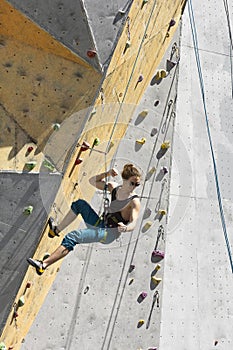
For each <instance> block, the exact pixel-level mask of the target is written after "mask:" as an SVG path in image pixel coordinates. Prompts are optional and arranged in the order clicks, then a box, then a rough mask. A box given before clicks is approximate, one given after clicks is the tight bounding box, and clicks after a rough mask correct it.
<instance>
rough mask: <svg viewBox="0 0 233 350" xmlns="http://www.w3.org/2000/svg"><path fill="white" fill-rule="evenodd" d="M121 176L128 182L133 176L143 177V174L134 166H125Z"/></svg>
mask: <svg viewBox="0 0 233 350" xmlns="http://www.w3.org/2000/svg"><path fill="white" fill-rule="evenodd" d="M121 176H122V178H123V179H124V180H128V179H129V178H130V177H131V176H137V177H141V173H140V171H139V170H138V169H137V168H136V167H135V166H134V165H133V164H125V165H124V168H123V170H122V173H121Z"/></svg>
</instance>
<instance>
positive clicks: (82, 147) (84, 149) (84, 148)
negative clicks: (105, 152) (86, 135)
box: [81, 141, 91, 152]
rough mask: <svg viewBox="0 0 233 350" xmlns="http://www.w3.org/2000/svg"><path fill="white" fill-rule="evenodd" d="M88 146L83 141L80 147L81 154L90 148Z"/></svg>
mask: <svg viewBox="0 0 233 350" xmlns="http://www.w3.org/2000/svg"><path fill="white" fill-rule="evenodd" d="M90 147H91V146H90V144H89V143H88V142H86V141H83V143H82V146H81V152H84V151H87V150H88V149H89V148H90Z"/></svg>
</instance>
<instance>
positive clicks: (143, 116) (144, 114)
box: [139, 109, 148, 118]
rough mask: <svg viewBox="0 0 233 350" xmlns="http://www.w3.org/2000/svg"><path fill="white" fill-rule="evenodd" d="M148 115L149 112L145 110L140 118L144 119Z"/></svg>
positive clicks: (140, 114)
mask: <svg viewBox="0 0 233 350" xmlns="http://www.w3.org/2000/svg"><path fill="white" fill-rule="evenodd" d="M147 114H148V110H147V109H144V111H142V112H141V113H139V116H140V117H142V118H145V117H146V116H147Z"/></svg>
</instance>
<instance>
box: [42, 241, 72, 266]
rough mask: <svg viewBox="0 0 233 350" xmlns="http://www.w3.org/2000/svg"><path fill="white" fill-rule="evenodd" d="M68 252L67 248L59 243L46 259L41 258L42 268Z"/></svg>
mask: <svg viewBox="0 0 233 350" xmlns="http://www.w3.org/2000/svg"><path fill="white" fill-rule="evenodd" d="M68 253H69V250H68V249H67V248H66V247H64V246H62V245H60V246H59V247H58V248H57V249H56V250H55V251H54V252H53V253H52V254H51V255H50V256H49V257H48V258H47V259H45V260H43V268H44V269H46V267H48V266H50V265H52V264H54V263H55V262H56V261H58V260H60V259H62V258H64V257H65V256H66V255H67V254H68Z"/></svg>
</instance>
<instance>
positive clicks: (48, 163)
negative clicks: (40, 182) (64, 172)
mask: <svg viewBox="0 0 233 350" xmlns="http://www.w3.org/2000/svg"><path fill="white" fill-rule="evenodd" d="M43 166H44V167H45V168H47V169H49V170H50V171H54V169H55V166H54V165H53V164H52V163H50V162H49V161H48V160H47V159H45V160H44V161H43Z"/></svg>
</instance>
